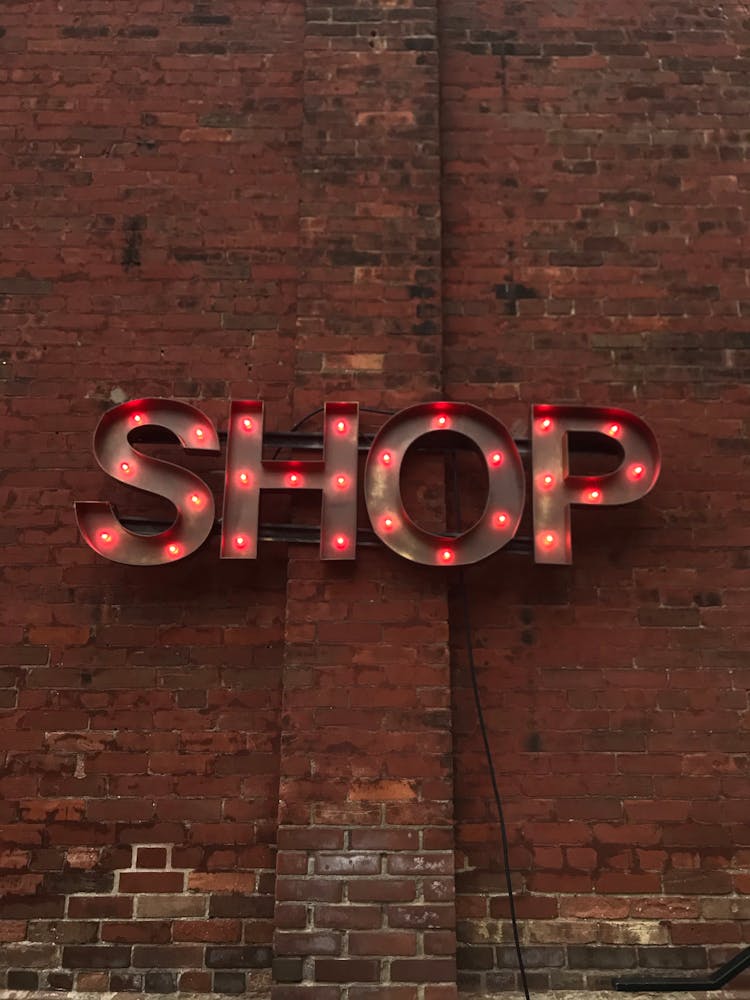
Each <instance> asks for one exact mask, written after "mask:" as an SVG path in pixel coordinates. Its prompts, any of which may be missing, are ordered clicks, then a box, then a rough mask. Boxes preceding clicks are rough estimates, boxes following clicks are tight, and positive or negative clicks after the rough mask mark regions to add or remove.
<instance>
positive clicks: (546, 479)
mask: <svg viewBox="0 0 750 1000" xmlns="http://www.w3.org/2000/svg"><path fill="white" fill-rule="evenodd" d="M554 481H555V477H554V476H553V475H551V474H550V473H549V472H545V474H544V475H543V476H542V487H543V488H544V489H545V490H548V489H550V487H551V486H552V484H553V483H554Z"/></svg>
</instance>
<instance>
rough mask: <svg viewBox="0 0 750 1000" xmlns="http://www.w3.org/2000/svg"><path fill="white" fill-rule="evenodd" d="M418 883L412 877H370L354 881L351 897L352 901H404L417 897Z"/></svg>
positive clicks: (350, 887) (350, 891)
mask: <svg viewBox="0 0 750 1000" xmlns="http://www.w3.org/2000/svg"><path fill="white" fill-rule="evenodd" d="M416 892H417V887H416V883H415V882H414V881H413V880H411V879H403V878H400V879H397V878H379V879H374V878H369V879H362V880H361V881H360V880H357V881H356V882H352V883H351V885H350V886H349V899H350V901H351V902H352V903H369V902H379V903H394V902H396V903H404V902H409V901H410V900H412V899H415V898H416Z"/></svg>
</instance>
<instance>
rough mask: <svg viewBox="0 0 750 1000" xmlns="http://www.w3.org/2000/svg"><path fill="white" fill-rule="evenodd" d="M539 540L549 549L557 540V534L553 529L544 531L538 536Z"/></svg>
mask: <svg viewBox="0 0 750 1000" xmlns="http://www.w3.org/2000/svg"><path fill="white" fill-rule="evenodd" d="M539 541H540V542H541V543H542V545H543V546H544V548H545V549H551V548H552V546H553V545H554V544H555V542H556V541H557V536H556V535H555V533H554V531H545V532H543V533H542V534H541V535H540V536H539Z"/></svg>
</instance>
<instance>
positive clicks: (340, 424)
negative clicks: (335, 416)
mask: <svg viewBox="0 0 750 1000" xmlns="http://www.w3.org/2000/svg"><path fill="white" fill-rule="evenodd" d="M336 432H337V433H338V434H346V421H345V420H337V421H336Z"/></svg>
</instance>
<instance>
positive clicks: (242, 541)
mask: <svg viewBox="0 0 750 1000" xmlns="http://www.w3.org/2000/svg"><path fill="white" fill-rule="evenodd" d="M148 426H153V427H159V428H163V429H166V430H168V431H170V432H171V433H172V434H174V435H175V436H176V437H177V439H178V440H179V442H180V444H181V445H182V447H183V448H185V449H186V450H190V451H197V452H207V453H212V454H216V453H218V452H219V451H220V444H219V435H218V433H217V431H216V428H215V426H214V424H213V423H212V421H211V420H209V418H208V417H207V416H206V415H205V414H204V413H202V412H201V410H199V409H197V408H196V407H194V406H190V405H188V404H187V403H182V402H179V401H176V400H169V399H139V400H133V401H130V402H127V403H122V404H121V405H119V406H116V407H114V408H113V409H112V410H109V411H108V412H107V413H105V414H104V416H103V417H102V419H101V420H100V422H99V425H98V427H97V429H96V431H95V433H94V454H95V456H96V460H97V462H98V463H99V465H100V466H101V468H102V469H103V470H104V471H105V472H106V473H107V474H108V475H109V476H111V477H112V478H113V479H116V480H118V481H119V482H121V483H126V484H127V485H130V486H135V487H137V488H138V489H141V490H145V491H146V492H148V493H152V494H156V495H157V496H160V497H163V498H165V499H167V500H169V501H171V503H172V504H173V505H174V507H175V510H176V516H175V518H174V521H173V523H172V524H171V525H170V526H169V527H168V528H167V529H166V530H164V531H160V532H158V533H157V534H149V535H146V534H138V533H136V532H133V531H130V530H128V529H127V528H126V527H125V526H124V525H123V524H122V522H121V521H120V520H119V519H118V517H117V514H116V512H115V509H114V507H113V506H112V505H111V504H109V503H107V502H104V501H83V502H77V503H76V504H75V512H76V518H77V520H78V526H79V528H80V530H81V534H82V535H83V538H84V539H85V541H86V542H87V543H88V545H90V546H91V548H92V549H94V550H95V551H96V552H98V553H99V555H101V556H104V557H105V558H107V559H110V560H113V561H114V562H119V563H125V564H127V565H136V566H155V565H160V564H164V563H170V562H175V561H178V560H180V559H184V558H185V557H186V556H189V555H191V553H193V552H195V551H196V550H197V549H198V548H199V547H200V546H201V545H202V544H203V542H205V540H206V539H207V538H208V536H209V534H210V533H211V531H212V528H213V525H214V514H215V510H214V498H213V494H212V492H211V490H210V489H209V487H208V486H207V485H206V483H205V482H204V481H203V480H202V479H201V478H200V477H199V476H198V475H196V474H195V473H194V472H191V471H189V470H188V469H185V468H183V467H181V466H178V465H174V464H172V463H170V462H166V461H164V460H163V459H159V458H155V457H153V456H151V455H147V454H144V453H143V452H141V451H138V450H137V449H136V448H135V447H134V446H133V444H132V443H131V441H130V436H131V432H133V431H134V430H136V429H137V428H144V427H148ZM432 432H445V433H447V432H452V433H453V434H459V435H462V436H463V437H464V438H468V439H469V441H470V442H472V443H473V444H474V445H475V446H476V448H478V449H479V452H480V453H481V454H482V455H483V456H484V461H485V463H486V467H487V476H488V489H487V496H486V501H485V505H484V510H483V512H482V514H481V516H480V517H479V519H478V520H477V521H476V522H475V523H474V524H473V525H472V526H471V527H470V528H468V529H467V530H466V531H464V532H462V533H461V534H459V535H457V536H452V535H447V534H436V533H434V532H430V531H426V530H425V529H423V528H421V527H420V526H419V525H418V524H416V523H415V522H414V521H413V520H412V519H411V517H410V516H409V514H408V513H407V511H406V508H405V506H404V502H403V498H402V495H401V485H400V472H401V466H402V462H403V460H404V456H405V455H406V452H407V450H408V448H409V447H410V446H411V445H413V444H414V443H415V442H417V441H419V440H420V439H421V438H422V437H424V436H425V435H427V434H429V433H432ZM579 432H585V433H588V434H592V433H593V434H596V435H601V436H603V437H604V438H608V439H609V440H610V442H614V443H615V446H616V448H617V450H618V451H619V453H620V464H619V466H618V467H617V468H616V469H615V470H614V471H612V472H607V473H604V474H591V475H579V474H575V475H574V474H572V473H571V471H570V469H569V450H568V439H569V435H570V434H572V433H579ZM263 441H264V408H263V403H262V402H260V401H259V400H234V401H233V402H232V404H231V410H230V418H229V428H228V432H227V450H226V467H225V488H224V500H223V516H222V522H221V558H222V559H255V558H256V557H257V543H258V528H259V505H260V494H261V491H262V490H276V491H279V490H282V491H287V492H297V491H302V490H317V491H318V492H320V493H322V510H321V522H320V524H321V530H320V557H321V559H327V560H344V559H348V560H351V559H354V558H355V556H356V540H357V473H358V463H357V456H358V442H359V407H358V404H357V403H352V402H341V403H326V404H325V407H324V416H323V446H322V456H321V457H320V458H317V459H313V460H282V461H277V460H271V459H267V458H263ZM659 468H660V458H659V448H658V445H657V443H656V439H655V437H654V435H653V433H652V432H651V430H650V429H649V427H648V426H647V425H646V424H645V423H644V422H643V421H642V420H641V419H640V418H639V417H637V416H636V415H635V414H633V413H630V412H629V411H628V410H620V409H613V408H609V407H586V406H570V405H547V404H545V405H535V406H533V407H532V412H531V482H530V486H531V496H532V514H533V524H534V558H535V560H536V562H538V563H552V564H566V563H570V562H571V561H572V543H571V531H570V509H571V506H573V505H574V504H581V505H584V506H606V505H612V504H624V503H631V502H632V501H634V500H639V499H640V498H641V497H643V496H645V495H646V494H647V493H648V492H649V490H650V489H651V488H652V487H653V485H654V484H655V483H656V480H657V478H658V476H659ZM525 486H526V483H525V475H524V468H523V463H522V461H521V456H520V454H519V451H518V448H517V447H516V444H515V442H514V441H513V438H512V437H511V435H510V433H509V432H508V430H507V428H506V427H505V426H504V425H503V424H502V423H501V422H500V421H499V420H497V419H496V418H495V417H493V416H492V415H491V414H490V413H488V412H487V411H486V410H482V409H480V408H479V407H477V406H473V405H471V404H469V403H455V402H447V401H445V402H433V403H419V404H417V405H415V406H410V407H407V408H406V409H404V410H401V411H400V412H399V413H397V414H395V415H394V416H392V417H391V418H390V419H389V420H388V421H387V422H386V423H385V424H384V425H383V427H382V428H381V429H380V431H379V432H378V433H377V434H376V436H375V439H374V441H373V443H372V446H371V448H370V450H369V453H368V455H367V460H366V463H365V468H364V496H365V502H366V505H367V512H368V515H369V518H370V521H371V522H372V527H373V530H374V531H375V533H376V535H377V536H378V537H379V538H380V540H381V541H382V542H383V544H384V545H387V546H388V548H390V549H392V550H393V551H394V552H396V553H397V554H398V555H400V556H403V557H404V558H405V559H410V560H412V561H414V562H418V563H423V564H425V565H433V566H435V565H437V566H461V565H467V564H470V563H474V562H478V561H479V560H480V559H484V558H486V557H487V556H489V555H492V553H494V552H496V551H498V550H499V549H501V548H503V546H504V545H506V544H507V543H508V542H509V541H510V540H511V538H513V536H514V535H515V534H516V532H517V530H518V526H519V523H520V520H521V515H522V513H523V509H524V501H525Z"/></svg>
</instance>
